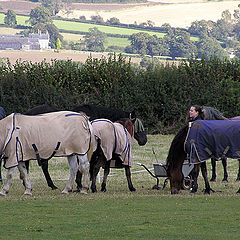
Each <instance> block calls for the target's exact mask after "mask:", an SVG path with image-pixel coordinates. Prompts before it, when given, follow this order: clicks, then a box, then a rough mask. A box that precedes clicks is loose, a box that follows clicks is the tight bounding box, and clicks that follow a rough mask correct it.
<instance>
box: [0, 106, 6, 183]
mask: <svg viewBox="0 0 240 240" xmlns="http://www.w3.org/2000/svg"><path fill="white" fill-rule="evenodd" d="M5 117H6V113H5V110H4V108H3V107H0V120H1V119H3V118H5ZM1 165H2V160H0V183H2V172H1V168H2V166H1Z"/></svg>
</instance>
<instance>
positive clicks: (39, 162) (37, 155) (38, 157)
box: [32, 142, 61, 166]
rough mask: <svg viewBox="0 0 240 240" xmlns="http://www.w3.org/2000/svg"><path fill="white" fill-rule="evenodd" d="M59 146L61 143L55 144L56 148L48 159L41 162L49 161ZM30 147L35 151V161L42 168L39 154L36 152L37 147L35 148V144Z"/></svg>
mask: <svg viewBox="0 0 240 240" xmlns="http://www.w3.org/2000/svg"><path fill="white" fill-rule="evenodd" d="M60 144H61V142H58V143H57V146H56V148H55V150H54V151H53V153H52V154H51V156H50V157H49V158H46V159H43V160H45V161H48V160H49V159H51V158H52V157H53V156H54V155H55V154H56V152H57V150H58V149H59V147H60ZM32 147H33V149H34V151H35V153H36V158H37V161H38V166H42V159H41V157H40V154H39V152H38V149H37V146H36V145H35V144H32Z"/></svg>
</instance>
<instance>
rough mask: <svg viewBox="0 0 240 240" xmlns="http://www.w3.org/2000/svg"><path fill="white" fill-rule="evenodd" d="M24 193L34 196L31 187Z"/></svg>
mask: <svg viewBox="0 0 240 240" xmlns="http://www.w3.org/2000/svg"><path fill="white" fill-rule="evenodd" d="M24 195H28V196H32V190H31V189H26V190H25V192H24Z"/></svg>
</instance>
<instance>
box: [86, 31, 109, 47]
mask: <svg viewBox="0 0 240 240" xmlns="http://www.w3.org/2000/svg"><path fill="white" fill-rule="evenodd" d="M84 38H85V40H84V43H85V45H86V48H87V50H89V51H95V52H102V51H104V43H105V42H106V38H107V35H106V34H105V33H103V32H101V31H99V30H98V29H97V28H96V27H94V28H89V32H88V33H87V34H86V35H85V37H84Z"/></svg>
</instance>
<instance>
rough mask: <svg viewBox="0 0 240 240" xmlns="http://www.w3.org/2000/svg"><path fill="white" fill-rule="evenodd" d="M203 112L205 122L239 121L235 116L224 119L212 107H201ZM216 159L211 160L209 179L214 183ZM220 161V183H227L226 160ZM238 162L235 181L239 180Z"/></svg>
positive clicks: (239, 117)
mask: <svg viewBox="0 0 240 240" xmlns="http://www.w3.org/2000/svg"><path fill="white" fill-rule="evenodd" d="M202 108H203V111H204V115H205V120H240V116H236V117H233V118H226V117H224V116H223V114H222V113H221V112H219V111H218V110H217V109H215V108H212V107H207V106H203V107H202ZM217 160H218V159H216V158H211V165H212V177H211V179H210V181H211V182H215V181H216V177H217V174H216V161H217ZM221 161H222V166H223V179H222V182H227V181H228V172H227V158H225V157H224V158H221ZM238 161H239V169H238V174H237V179H236V181H239V180H240V160H238Z"/></svg>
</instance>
